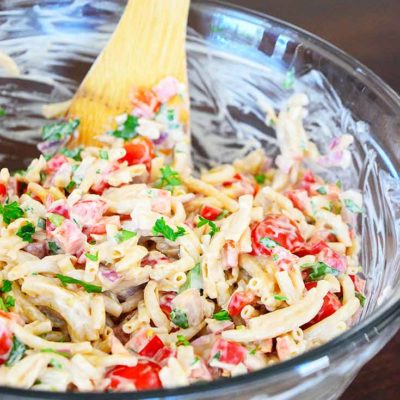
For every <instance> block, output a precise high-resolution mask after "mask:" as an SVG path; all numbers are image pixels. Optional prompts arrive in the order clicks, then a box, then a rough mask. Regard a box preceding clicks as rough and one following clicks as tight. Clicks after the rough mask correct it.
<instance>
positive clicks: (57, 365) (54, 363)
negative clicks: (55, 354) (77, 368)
mask: <svg viewBox="0 0 400 400" xmlns="http://www.w3.org/2000/svg"><path fill="white" fill-rule="evenodd" d="M49 364H50V365H51V366H52V367H53V368H56V369H62V367H63V366H62V364H61V363H60V361H58V360H56V359H55V358H52V359H51V360H50V362H49Z"/></svg>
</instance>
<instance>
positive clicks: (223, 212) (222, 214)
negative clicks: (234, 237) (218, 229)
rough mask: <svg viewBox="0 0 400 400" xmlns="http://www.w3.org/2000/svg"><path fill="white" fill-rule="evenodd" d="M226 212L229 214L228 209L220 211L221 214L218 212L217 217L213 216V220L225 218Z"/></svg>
mask: <svg viewBox="0 0 400 400" xmlns="http://www.w3.org/2000/svg"><path fill="white" fill-rule="evenodd" d="M228 214H229V211H228V210H223V211H221V214H219V215H218V217H217V218H215V220H216V221H219V220H221V219H223V218H225V217H226V216H227V215H228Z"/></svg>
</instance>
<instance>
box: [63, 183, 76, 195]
mask: <svg viewBox="0 0 400 400" xmlns="http://www.w3.org/2000/svg"><path fill="white" fill-rule="evenodd" d="M75 186H76V182H75V181H71V182H70V183H68V185H67V186H65V190H66V191H67V192H68V193H71V192H72V191H73V190H74V189H75Z"/></svg>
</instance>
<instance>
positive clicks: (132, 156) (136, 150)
mask: <svg viewBox="0 0 400 400" xmlns="http://www.w3.org/2000/svg"><path fill="white" fill-rule="evenodd" d="M124 148H125V151H126V155H125V157H123V158H121V159H120V160H119V161H120V162H124V161H126V162H127V163H128V165H136V164H144V165H146V168H147V171H150V168H151V160H152V159H153V158H154V157H155V156H156V154H155V151H154V145H153V142H152V141H151V140H150V139H149V138H147V137H144V136H143V137H138V138H136V139H133V140H132V141H131V142H130V143H127V144H126V145H125V146H124Z"/></svg>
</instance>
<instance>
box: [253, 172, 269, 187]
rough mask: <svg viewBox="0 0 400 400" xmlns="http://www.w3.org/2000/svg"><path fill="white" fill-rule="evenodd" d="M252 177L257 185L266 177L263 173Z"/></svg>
mask: <svg viewBox="0 0 400 400" xmlns="http://www.w3.org/2000/svg"><path fill="white" fill-rule="evenodd" d="M254 179H255V180H256V182H257V183H258V184H259V185H263V184H264V183H265V180H266V179H267V177H266V176H265V174H258V175H256V176H255V177H254Z"/></svg>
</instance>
